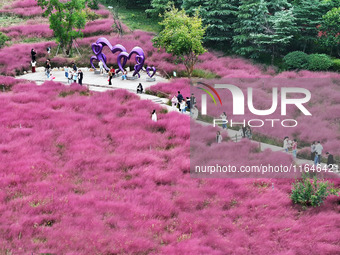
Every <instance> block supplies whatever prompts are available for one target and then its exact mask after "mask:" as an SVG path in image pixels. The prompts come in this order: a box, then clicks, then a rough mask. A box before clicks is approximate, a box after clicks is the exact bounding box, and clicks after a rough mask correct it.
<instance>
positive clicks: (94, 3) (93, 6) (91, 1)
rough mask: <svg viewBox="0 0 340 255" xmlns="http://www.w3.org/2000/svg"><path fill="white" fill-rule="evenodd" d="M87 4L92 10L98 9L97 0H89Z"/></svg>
mask: <svg viewBox="0 0 340 255" xmlns="http://www.w3.org/2000/svg"><path fill="white" fill-rule="evenodd" d="M87 6H88V7H90V8H91V9H92V10H98V9H99V6H98V0H89V1H88V3H87Z"/></svg>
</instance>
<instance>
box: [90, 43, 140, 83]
mask: <svg viewBox="0 0 340 255" xmlns="http://www.w3.org/2000/svg"><path fill="white" fill-rule="evenodd" d="M104 46H108V47H109V49H110V50H111V52H112V53H113V54H114V53H116V52H118V51H119V52H120V53H119V55H118V56H117V64H118V67H119V70H118V72H119V71H122V72H123V71H124V67H125V65H126V63H127V61H128V60H129V59H130V58H131V56H132V55H133V54H136V56H135V61H136V63H137V64H136V65H135V66H134V70H135V71H134V73H133V76H135V75H138V78H139V77H140V74H139V71H140V70H142V68H143V65H144V61H145V55H144V51H143V49H142V48H140V47H134V48H133V49H132V51H131V52H130V53H127V51H126V49H125V47H124V46H123V45H120V44H117V45H115V46H112V45H111V43H110V42H109V41H108V40H107V39H106V38H104V37H101V38H99V39H98V40H97V41H96V42H95V43H93V44H92V51H93V52H94V54H96V56H92V57H91V59H90V62H91V65H92V67H93V68H94V69H96V68H95V66H94V65H93V60H97V61H100V60H101V61H103V63H104V65H103V66H104V68H105V70H107V71H108V70H109V68H108V67H107V66H106V61H107V58H106V56H105V54H104V53H102V50H103V47H104Z"/></svg>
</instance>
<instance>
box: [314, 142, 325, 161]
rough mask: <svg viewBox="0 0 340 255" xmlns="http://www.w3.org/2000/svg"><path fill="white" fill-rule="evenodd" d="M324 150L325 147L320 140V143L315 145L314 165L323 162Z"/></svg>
mask: <svg viewBox="0 0 340 255" xmlns="http://www.w3.org/2000/svg"><path fill="white" fill-rule="evenodd" d="M322 150H323V147H322V145H321V143H320V141H318V143H317V144H316V146H315V159H314V165H317V164H320V163H321V155H322Z"/></svg>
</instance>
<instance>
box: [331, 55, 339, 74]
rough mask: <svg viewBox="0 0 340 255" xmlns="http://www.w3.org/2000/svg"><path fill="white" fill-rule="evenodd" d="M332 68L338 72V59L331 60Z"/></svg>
mask: <svg viewBox="0 0 340 255" xmlns="http://www.w3.org/2000/svg"><path fill="white" fill-rule="evenodd" d="M332 70H334V71H337V72H340V59H339V58H337V59H333V60H332Z"/></svg>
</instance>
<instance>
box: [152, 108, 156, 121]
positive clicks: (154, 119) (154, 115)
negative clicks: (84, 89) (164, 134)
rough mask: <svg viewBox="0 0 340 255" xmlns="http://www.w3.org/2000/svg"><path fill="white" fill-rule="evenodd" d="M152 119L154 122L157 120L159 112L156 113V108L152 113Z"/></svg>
mask: <svg viewBox="0 0 340 255" xmlns="http://www.w3.org/2000/svg"><path fill="white" fill-rule="evenodd" d="M151 120H152V121H154V122H157V114H156V110H153V111H152V113H151Z"/></svg>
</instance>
